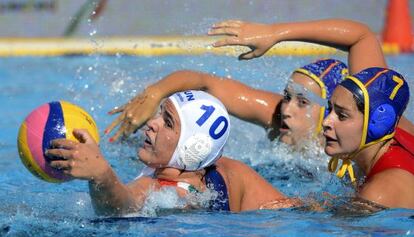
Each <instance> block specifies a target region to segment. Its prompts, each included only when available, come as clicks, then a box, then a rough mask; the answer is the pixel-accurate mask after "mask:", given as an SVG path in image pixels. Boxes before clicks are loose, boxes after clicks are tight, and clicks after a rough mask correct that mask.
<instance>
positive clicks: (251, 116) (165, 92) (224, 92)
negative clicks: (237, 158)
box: [105, 71, 283, 140]
mask: <svg viewBox="0 0 414 237" xmlns="http://www.w3.org/2000/svg"><path fill="white" fill-rule="evenodd" d="M190 89H194V90H204V91H207V92H208V93H210V94H212V95H214V96H215V97H217V98H218V99H219V100H220V101H221V102H222V103H223V104H224V105H225V106H226V108H227V109H228V110H229V112H230V113H231V114H233V115H234V116H236V117H239V118H241V119H243V120H246V121H250V122H254V123H256V124H259V125H261V126H263V127H266V128H267V127H271V126H274V124H273V123H274V121H273V114H274V112H275V108H276V105H277V104H278V103H279V102H280V101H281V100H282V98H283V97H282V96H281V95H279V94H275V93H271V92H266V91H262V90H257V89H254V88H252V87H249V86H247V85H245V84H243V83H240V82H238V81H236V80H232V79H226V78H220V77H217V76H214V75H209V74H205V73H201V72H195V71H177V72H174V73H172V74H170V75H168V76H166V77H165V78H163V79H162V80H160V81H158V82H157V83H155V84H153V85H151V86H149V87H148V88H147V89H145V90H144V91H143V92H142V93H141V94H139V95H137V96H136V97H134V98H133V99H132V100H131V101H129V102H128V103H127V104H125V105H123V106H122V107H120V108H118V109H114V110H112V111H110V114H116V113H121V114H120V115H119V116H118V117H117V118H116V119H115V120H114V121H113V122H112V124H111V125H110V126H109V127H108V128H107V129H106V130H105V133H109V132H111V131H112V130H113V129H114V128H115V127H116V126H117V125H120V128H119V130H118V131H117V132H116V133H115V135H114V136H113V137H112V138H111V139H112V140H117V139H118V138H119V137H120V136H128V135H130V134H131V133H132V132H134V131H135V130H136V129H138V128H139V127H141V126H142V125H143V124H144V123H145V122H146V121H147V120H148V119H149V118H150V117H151V116H152V115H154V113H155V112H156V110H157V107H158V105H159V104H160V102H161V100H162V99H163V98H166V97H168V96H170V95H172V94H174V93H175V92H178V91H185V90H190Z"/></svg>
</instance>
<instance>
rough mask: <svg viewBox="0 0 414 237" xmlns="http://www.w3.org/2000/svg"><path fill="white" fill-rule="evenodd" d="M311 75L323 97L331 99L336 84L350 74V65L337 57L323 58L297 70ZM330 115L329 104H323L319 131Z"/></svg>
mask: <svg viewBox="0 0 414 237" xmlns="http://www.w3.org/2000/svg"><path fill="white" fill-rule="evenodd" d="M295 72H297V73H302V74H305V75H307V76H309V77H310V78H311V79H312V80H314V81H315V82H316V83H317V84H318V85H319V87H320V88H321V95H320V97H321V98H322V99H327V100H329V99H330V98H331V96H332V94H333V91H334V90H335V88H336V86H338V85H339V83H340V82H341V81H342V80H343V79H344V78H345V77H346V76H348V67H347V66H346V65H345V63H343V62H341V61H339V60H336V59H321V60H318V61H316V62H313V63H310V64H307V65H305V66H303V67H301V68H298V69H296V70H295ZM327 115H328V110H327V105H325V106H321V112H320V116H319V118H320V119H319V124H318V126H317V132H319V131H321V129H322V121H323V119H324V118H325V117H326V116H327Z"/></svg>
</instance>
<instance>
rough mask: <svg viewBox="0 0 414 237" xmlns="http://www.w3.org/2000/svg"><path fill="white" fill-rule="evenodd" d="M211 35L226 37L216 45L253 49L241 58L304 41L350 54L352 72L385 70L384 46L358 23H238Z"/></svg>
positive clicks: (221, 25) (227, 24)
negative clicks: (288, 43) (287, 43)
mask: <svg viewBox="0 0 414 237" xmlns="http://www.w3.org/2000/svg"><path fill="white" fill-rule="evenodd" d="M209 35H226V36H227V37H226V38H224V39H222V40H219V41H217V42H216V43H215V44H214V46H217V47H219V46H228V45H241V46H247V47H249V48H250V49H251V50H250V51H249V52H247V53H243V54H241V55H240V56H239V58H240V59H251V58H255V57H260V56H262V55H263V54H264V53H265V52H266V51H268V50H269V49H270V48H271V47H272V46H273V45H275V44H277V43H279V42H282V41H293V40H295V41H305V42H312V43H318V44H321V45H326V46H332V47H335V48H338V49H341V50H345V51H348V52H349V56H348V63H349V68H350V73H351V74H355V73H357V72H359V71H361V70H363V69H365V68H368V67H386V63H385V59H384V55H383V52H382V49H381V44H380V42H379V41H378V40H377V38H376V36H375V34H374V33H373V32H372V31H371V30H370V29H369V28H368V27H367V26H366V25H365V24H362V23H359V22H355V21H350V20H343V19H328V20H318V21H307V22H293V23H278V24H257V23H249V22H243V21H237V20H229V21H223V22H220V23H217V24H215V25H213V27H212V29H211V30H210V31H209Z"/></svg>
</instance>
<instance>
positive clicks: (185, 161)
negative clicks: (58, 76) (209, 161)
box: [178, 133, 213, 170]
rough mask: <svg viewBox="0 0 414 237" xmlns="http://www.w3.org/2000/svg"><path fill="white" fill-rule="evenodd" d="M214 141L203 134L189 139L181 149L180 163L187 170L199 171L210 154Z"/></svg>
mask: <svg viewBox="0 0 414 237" xmlns="http://www.w3.org/2000/svg"><path fill="white" fill-rule="evenodd" d="M212 146H213V141H212V139H211V138H210V137H209V136H207V135H205V134H202V133H197V134H195V135H193V136H191V137H189V138H188V139H187V140H186V141H185V142H184V144H183V145H182V146H181V147H180V148H179V149H180V150H179V159H178V160H179V162H180V163H181V165H182V167H185V168H184V169H185V170H198V169H199V168H200V167H201V165H202V163H203V161H204V160H205V159H206V158H207V156H208V155H209V154H210V152H211V149H212Z"/></svg>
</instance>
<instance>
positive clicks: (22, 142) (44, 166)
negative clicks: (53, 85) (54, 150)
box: [17, 101, 99, 183]
mask: <svg viewBox="0 0 414 237" xmlns="http://www.w3.org/2000/svg"><path fill="white" fill-rule="evenodd" d="M73 129H86V130H88V131H89V133H90V134H91V136H92V137H93V138H94V139H95V141H96V142H99V132H98V128H97V126H96V123H95V121H94V120H93V118H92V117H91V116H90V115H89V114H88V113H87V112H85V110H83V109H82V108H80V107H78V106H76V105H74V104H71V103H69V102H66V101H56V102H50V103H47V104H44V105H41V106H40V107H38V108H36V109H35V110H33V111H32V112H31V113H30V114H29V115H28V116H27V117H26V119H25V120H24V122H23V123H22V125H21V126H20V129H19V134H18V138H17V146H18V150H19V155H20V158H21V160H22V162H23V164H24V165H25V166H26V168H27V169H28V170H29V171H30V172H31V173H32V174H33V175H35V176H36V177H38V178H40V179H43V180H45V181H47V182H53V183H60V182H65V181H68V180H69V179H70V178H69V177H68V176H67V175H65V174H64V173H63V172H62V171H60V170H58V169H55V168H52V167H51V166H50V165H49V161H50V158H48V157H46V156H45V155H44V154H45V151H46V149H48V148H49V146H50V142H51V141H52V140H54V139H57V138H66V139H69V140H73V141H78V140H77V139H76V138H75V137H74V136H73V133H72V132H73Z"/></svg>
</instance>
